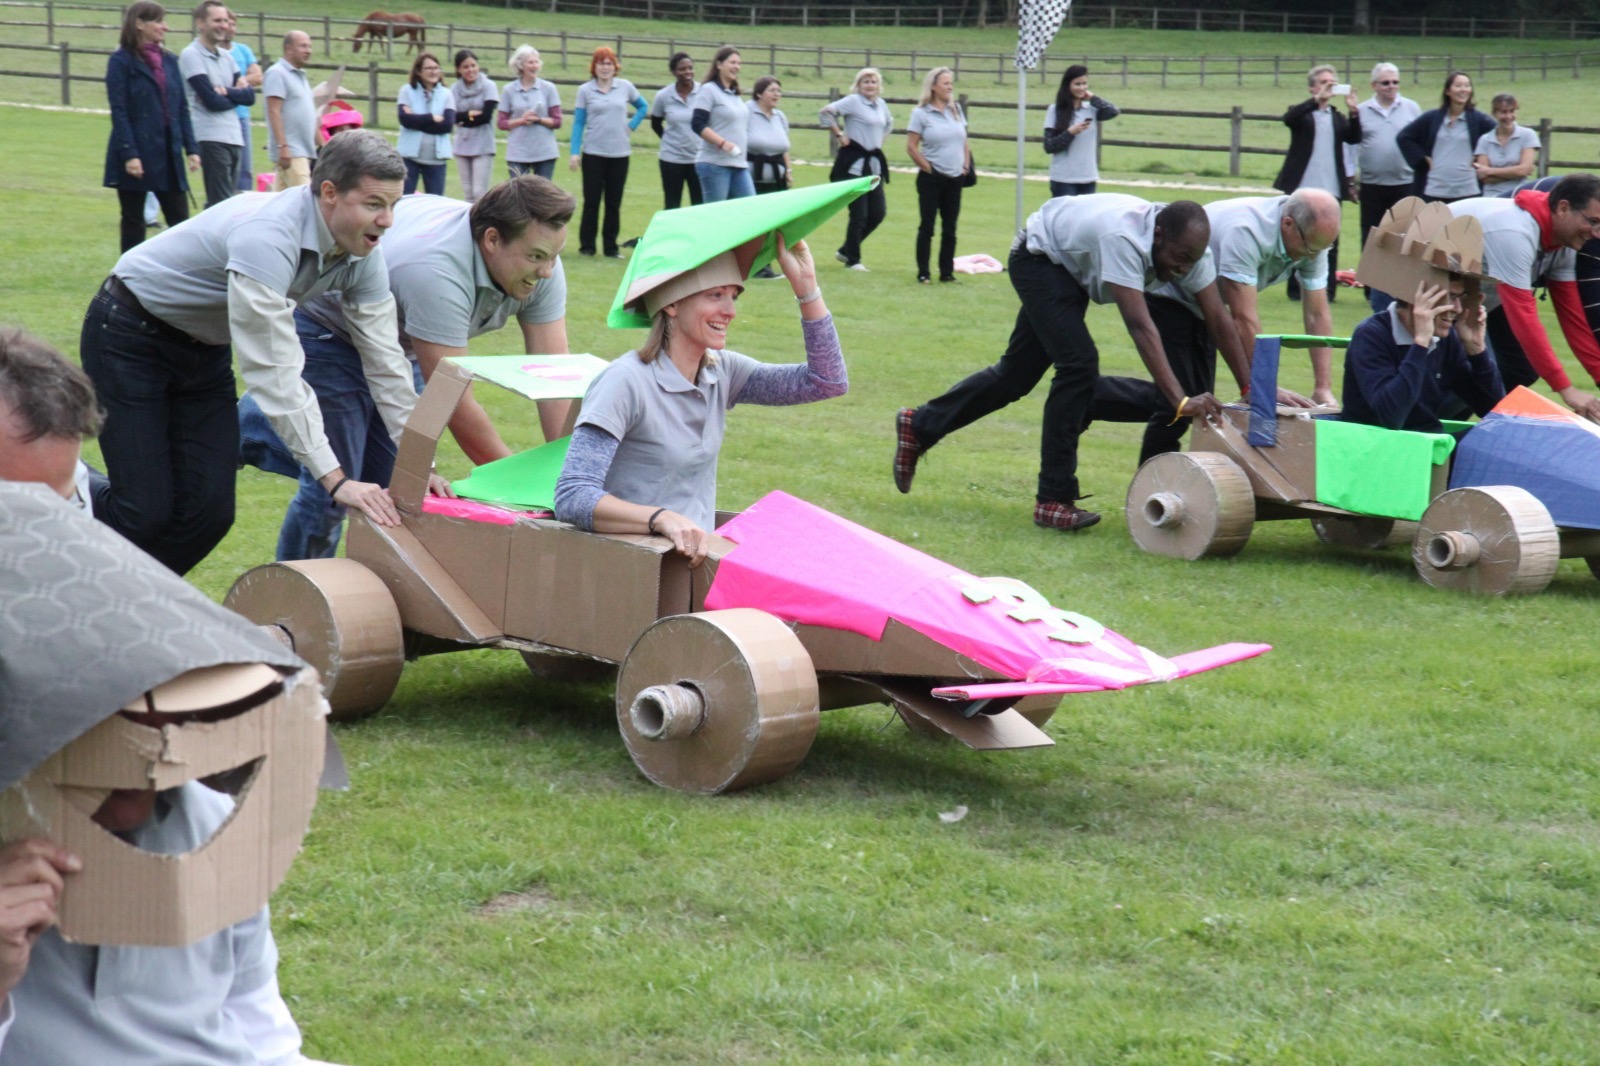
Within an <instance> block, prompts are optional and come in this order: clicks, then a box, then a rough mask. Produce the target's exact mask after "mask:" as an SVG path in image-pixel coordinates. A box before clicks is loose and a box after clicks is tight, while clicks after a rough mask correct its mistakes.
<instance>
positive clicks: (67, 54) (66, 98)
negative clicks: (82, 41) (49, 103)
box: [61, 41, 72, 107]
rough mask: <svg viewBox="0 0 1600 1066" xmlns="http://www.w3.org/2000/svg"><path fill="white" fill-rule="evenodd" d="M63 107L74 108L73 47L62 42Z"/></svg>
mask: <svg viewBox="0 0 1600 1066" xmlns="http://www.w3.org/2000/svg"><path fill="white" fill-rule="evenodd" d="M61 106H62V107H71V106H72V45H70V44H68V43H67V42H66V41H62V42H61Z"/></svg>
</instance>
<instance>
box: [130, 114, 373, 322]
mask: <svg viewBox="0 0 1600 1066" xmlns="http://www.w3.org/2000/svg"><path fill="white" fill-rule="evenodd" d="M228 120H229V121H230V122H233V124H234V128H236V129H237V128H238V119H237V118H235V117H234V115H233V112H232V111H229V112H228ZM333 247H334V244H333V237H332V234H330V233H329V232H328V227H327V224H326V223H324V222H323V220H322V212H320V211H319V210H318V209H317V204H316V201H315V199H314V198H313V197H312V193H311V186H309V185H305V186H301V187H300V188H297V189H288V190H286V191H284V192H281V193H240V194H239V195H238V196H234V197H231V198H229V199H227V200H225V201H223V202H222V203H220V204H217V205H216V206H215V207H212V208H210V209H209V210H206V211H202V212H200V214H198V215H196V216H194V217H193V218H191V219H189V220H188V221H187V222H184V223H182V224H181V225H177V226H174V227H172V228H171V229H169V230H166V231H164V232H162V233H160V234H157V235H156V236H155V237H153V238H151V239H150V240H148V241H145V242H144V243H143V244H141V245H139V246H138V247H136V248H131V249H129V250H128V251H127V252H126V253H125V254H124V255H123V256H122V258H121V259H118V260H117V265H116V266H114V267H112V268H111V272H112V273H113V274H115V275H116V276H117V277H119V278H121V279H122V281H123V283H124V284H125V285H127V286H128V288H130V289H132V290H133V294H134V295H135V296H137V297H138V298H139V302H140V303H142V304H144V306H145V308H146V309H147V310H149V311H150V313H151V314H153V315H155V316H156V317H157V318H160V319H161V320H162V321H163V322H166V323H168V324H169V325H173V326H176V327H177V328H179V329H181V330H183V331H184V332H185V333H188V334H189V335H190V336H192V337H194V338H195V339H196V340H199V341H202V342H204V343H206V344H227V343H229V341H230V339H231V333H230V331H229V329H228V274H229V273H230V272H236V273H239V274H242V275H244V276H245V277H247V278H251V279H253V280H255V281H257V282H259V283H260V284H262V285H264V286H266V287H267V288H269V289H271V290H272V291H274V292H279V293H282V294H283V295H284V296H286V297H288V298H289V299H290V300H293V301H295V302H297V303H299V302H304V301H305V300H307V299H309V298H311V297H313V296H316V295H317V294H318V293H323V292H342V293H343V294H344V299H345V300H347V301H349V302H350V303H354V304H373V303H378V302H380V301H383V300H386V299H388V296H389V272H388V270H387V269H386V267H385V264H384V258H383V248H382V247H381V246H380V247H379V248H376V249H374V250H373V251H372V252H371V254H369V255H366V256H364V257H357V256H353V255H348V254H344V255H333V254H325V253H324V252H323V249H324V248H333Z"/></svg>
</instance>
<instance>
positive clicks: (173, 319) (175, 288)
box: [80, 130, 439, 574]
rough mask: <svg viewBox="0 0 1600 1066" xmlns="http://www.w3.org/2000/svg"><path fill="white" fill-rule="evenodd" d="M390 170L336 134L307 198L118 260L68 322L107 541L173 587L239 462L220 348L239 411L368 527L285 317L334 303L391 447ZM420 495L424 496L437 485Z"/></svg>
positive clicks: (378, 152) (383, 148) (409, 398)
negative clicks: (243, 390)
mask: <svg viewBox="0 0 1600 1066" xmlns="http://www.w3.org/2000/svg"><path fill="white" fill-rule="evenodd" d="M404 177H405V163H404V161H403V160H402V159H401V158H400V154H399V153H398V152H397V151H395V149H394V146H393V145H391V144H390V143H389V142H388V141H387V140H385V139H384V138H383V136H382V135H380V134H377V133H374V132H372V131H370V130H357V131H355V132H352V133H345V134H341V135H339V136H338V137H336V138H335V139H334V140H333V141H332V142H330V143H329V144H328V146H327V147H326V148H324V149H323V151H322V155H321V156H320V158H318V160H317V165H316V167H315V168H314V169H313V170H312V173H311V184H310V185H309V186H305V187H302V188H299V189H291V190H290V191H288V192H286V193H282V194H266V193H245V194H242V195H240V196H238V197H235V198H234V199H233V200H231V201H230V202H228V203H226V204H220V205H218V206H217V207H214V208H211V209H210V210H207V211H204V212H202V213H201V214H199V215H197V216H195V217H194V218H192V219H190V220H189V221H188V222H185V223H184V224H182V225H180V226H175V227H173V228H172V229H169V230H167V231H166V232H165V233H162V234H160V235H159V236H157V237H156V238H154V239H153V240H150V241H146V242H145V243H144V244H141V245H139V246H138V247H137V248H134V249H132V250H131V251H129V252H128V253H127V254H126V255H124V256H123V257H122V258H121V259H119V260H117V264H116V266H114V267H113V268H112V271H111V276H110V277H108V278H107V279H106V282H105V284H104V285H103V286H102V287H101V289H100V291H99V293H98V294H96V296H95V298H94V299H93V301H91V303H90V305H89V311H88V313H87V314H86V315H85V316H84V322H83V332H82V337H81V342H80V343H81V348H80V351H81V356H82V361H83V367H84V369H85V370H86V371H88V374H89V377H90V378H91V379H92V380H93V381H94V384H95V388H96V390H97V392H98V393H99V395H100V400H101V402H102V403H104V404H105V407H106V425H105V431H104V433H102V434H101V438H100V447H101V453H102V455H103V456H104V457H105V461H106V472H107V474H108V475H109V476H110V486H109V488H108V489H107V490H106V491H104V492H103V493H100V494H98V496H97V498H96V500H95V513H96V514H97V515H98V516H99V517H100V518H101V519H102V520H103V521H104V522H106V524H107V525H109V526H111V527H112V528H113V529H115V530H117V531H118V532H119V533H121V534H122V535H123V536H125V537H127V538H128V539H129V540H131V541H133V543H134V544H136V545H138V546H139V547H141V548H143V549H144V550H145V551H147V552H149V553H150V554H151V555H153V556H155V557H156V558H157V559H158V560H160V561H161V562H163V563H165V564H166V565H167V566H168V567H170V568H171V569H173V570H175V571H177V572H178V573H180V574H182V573H186V572H188V570H189V569H190V568H191V567H193V566H194V565H195V564H196V563H198V562H199V561H200V560H201V559H204V558H205V557H206V555H207V554H209V553H210V551H211V549H212V548H214V547H216V545H217V543H218V542H219V541H221V540H222V538H223V536H224V535H226V533H227V532H228V529H229V528H230V527H231V526H232V525H233V510H234V508H233V504H234V477H235V469H236V463H237V460H238V455H239V423H238V413H237V409H236V406H235V399H234V397H235V390H234V379H233V360H232V353H231V352H230V349H229V344H230V341H231V342H232V345H233V349H234V351H236V352H237V354H238V358H239V367H240V370H241V372H242V373H243V375H244V379H245V382H246V383H247V384H248V385H249V386H250V390H251V393H252V394H253V395H254V396H255V398H256V401H257V402H258V403H259V404H260V405H261V408H262V410H263V411H264V412H265V413H266V415H267V418H268V420H269V421H270V422H271V423H272V426H273V428H274V429H275V430H277V432H278V434H279V436H281V437H282V438H283V439H284V441H285V442H286V443H287V444H288V445H289V448H290V450H291V451H292V452H293V453H294V455H295V457H296V459H298V460H299V461H300V462H301V463H302V464H304V465H305V466H306V467H307V468H308V469H310V471H311V472H312V474H313V476H314V477H315V478H317V480H318V481H319V482H320V483H321V484H322V486H323V487H324V488H325V489H327V491H328V492H329V494H330V495H331V496H332V497H333V498H334V499H335V500H337V501H338V502H339V503H341V504H345V505H348V506H353V507H356V508H358V509H360V510H361V511H363V512H364V513H365V514H366V515H367V516H368V517H369V518H371V519H372V520H373V521H375V522H377V523H379V524H380V525H395V524H397V523H398V522H399V520H400V516H399V513H398V512H397V511H396V510H395V505H394V501H393V500H392V499H391V498H390V497H389V493H388V490H387V489H385V488H384V487H383V486H381V485H376V484H372V483H369V482H362V481H357V480H354V478H353V477H352V476H350V475H347V473H346V472H345V471H344V470H343V469H341V467H340V465H339V462H338V460H337V458H336V457H335V456H334V453H333V450H332V448H331V447H329V445H328V441H327V436H326V434H325V433H324V432H323V426H322V416H321V413H320V411H319V410H318V407H317V399H316V396H315V395H314V393H313V392H312V390H311V388H310V387H309V386H308V385H306V383H305V382H304V381H303V380H302V379H301V370H302V367H303V365H304V361H305V356H304V353H303V352H302V351H301V348H300V341H299V338H298V337H297V336H296V334H295V325H294V310H295V307H296V305H297V304H299V303H301V302H303V301H305V300H308V299H310V298H311V297H313V296H316V295H318V294H320V293H324V292H337V293H339V300H340V307H341V309H342V310H343V312H344V316H345V320H346V322H347V323H348V324H349V328H350V331H351V337H352V339H353V340H354V343H355V346H356V349H357V351H358V352H359V353H360V355H361V362H362V367H363V370H364V372H365V375H366V378H367V380H368V382H369V383H370V387H371V392H372V398H373V401H374V403H375V404H376V405H377V408H378V410H379V411H380V412H381V413H382V415H383V420H384V423H385V424H386V426H387V427H388V429H389V431H390V433H391V434H392V435H393V436H394V437H396V438H398V437H399V434H400V430H401V429H402V428H403V427H404V425H405V422H406V419H407V418H408V417H409V416H410V414H411V409H412V407H413V406H414V405H415V404H416V391H415V389H414V388H413V387H412V383H411V372H410V368H409V366H408V365H407V363H406V358H405V355H404V354H403V353H402V352H401V351H400V346H399V344H398V343H397V342H396V339H395V338H396V336H397V334H398V332H399V329H398V326H397V323H396V318H395V305H394V298H393V297H392V296H391V295H390V294H389V273H388V270H387V268H386V265H385V263H384V259H383V253H382V252H381V251H380V250H379V248H378V238H379V237H381V236H382V235H383V231H384V230H386V229H388V228H389V226H390V224H391V223H392V222H393V220H394V214H393V212H394V205H395V204H396V203H397V202H398V201H399V199H400V190H401V182H402V181H403V179H404ZM434 487H435V488H436V489H437V488H438V487H439V485H438V484H437V483H436V484H435V486H434Z"/></svg>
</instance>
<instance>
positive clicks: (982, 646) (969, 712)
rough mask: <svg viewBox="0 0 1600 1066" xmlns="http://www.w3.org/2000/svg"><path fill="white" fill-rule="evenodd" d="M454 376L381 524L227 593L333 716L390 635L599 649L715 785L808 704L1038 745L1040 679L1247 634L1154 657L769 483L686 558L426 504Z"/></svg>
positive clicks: (761, 772)
mask: <svg viewBox="0 0 1600 1066" xmlns="http://www.w3.org/2000/svg"><path fill="white" fill-rule="evenodd" d="M472 377H473V374H472V373H471V372H469V371H467V370H465V369H463V368H462V367H460V366H457V365H455V364H453V363H451V362H448V361H447V362H445V363H443V364H441V366H440V369H439V370H438V371H436V372H435V374H434V376H433V378H432V380H431V381H430V382H429V384H428V387H427V390H426V391H425V392H424V394H423V396H422V398H421V400H420V401H419V402H418V405H417V409H416V412H415V414H414V415H413V416H412V419H411V423H410V424H409V425H408V426H407V428H406V431H405V437H404V439H403V440H402V444H401V449H400V459H399V461H398V463H397V464H396V469H395V476H394V479H393V482H392V491H393V493H394V496H395V498H396V500H397V502H398V503H399V504H400V506H401V509H402V511H403V512H404V514H405V519H404V522H403V523H402V524H401V525H400V526H398V527H388V528H385V527H379V526H375V525H373V524H371V523H370V522H367V521H365V520H364V519H363V518H361V517H359V516H358V515H357V514H356V513H354V512H352V515H351V520H352V525H351V530H350V536H349V540H348V544H347V549H346V550H347V552H348V557H347V558H344V559H329V560H317V561H312V562H296V563H274V564H270V565H267V566H261V567H257V568H255V569H254V570H251V571H249V572H247V573H246V574H244V575H243V576H241V577H240V578H239V580H238V581H237V582H236V583H235V584H234V587H233V589H232V590H231V591H230V592H229V594H228V599H227V602H228V605H229V606H231V607H233V608H234V609H236V610H238V611H240V612H241V613H243V614H244V615H246V616H247V617H249V618H250V619H252V620H253V621H255V622H257V623H258V624H261V625H267V626H276V627H278V629H279V631H280V632H281V633H282V635H283V638H284V639H285V640H286V641H287V642H288V643H290V644H292V645H293V647H294V649H295V651H296V652H297V653H299V654H300V655H301V656H302V657H303V658H305V659H306V660H307V661H309V662H311V663H312V664H313V665H315V666H317V668H318V669H319V670H321V672H322V675H323V677H324V679H325V684H326V686H327V695H328V700H329V703H330V705H331V706H332V708H333V717H334V718H341V717H342V718H353V717H359V716H361V715H365V714H370V713H372V712H374V711H376V710H377V709H378V708H380V707H381V706H383V704H384V703H385V702H386V701H387V700H388V699H389V697H390V695H391V694H392V693H393V691H394V687H395V685H396V683H397V682H398V680H399V676H400V670H401V668H402V665H403V662H404V658H405V655H406V653H407V652H408V651H409V652H410V653H411V654H413V655H415V654H423V653H429V652H434V651H445V650H453V649H461V648H468V647H502V648H508V649H514V650H517V651H520V652H522V654H523V655H524V657H525V658H526V659H527V660H528V663H529V665H530V667H531V668H533V669H534V670H535V671H536V672H538V673H541V674H552V673H560V674H567V675H569V676H570V675H574V674H576V675H584V674H587V675H590V676H593V675H596V674H604V673H606V672H609V671H610V670H611V669H612V668H613V667H616V668H619V669H618V673H617V686H616V691H617V720H618V724H619V726H620V728H621V731H622V734H623V737H624V739H625V741H626V742H627V745H628V750H629V752H630V753H631V754H632V755H633V758H634V761H635V762H636V763H637V764H638V766H639V768H640V769H641V770H642V771H643V772H644V773H645V775H646V776H647V777H649V778H650V779H651V780H652V781H655V782H656V783H657V784H660V785H664V786H666V787H669V788H675V789H681V790H685V791H693V792H723V791H727V790H731V789H737V788H743V787H747V786H750V785H756V784H760V783H763V782H766V781H772V780H775V779H777V778H779V777H781V776H783V775H784V774H785V773H787V772H788V771H789V770H791V769H793V768H794V767H795V766H796V765H797V764H798V763H799V762H800V761H801V760H802V759H803V758H805V755H806V752H807V751H808V750H809V748H810V746H811V741H812V738H813V737H814V736H815V735H816V731H817V722H818V714H819V712H820V711H821V710H824V709H828V708H837V707H850V706H858V705H860V704H863V703H870V702H886V703H889V704H890V705H891V706H893V707H894V708H895V710H896V711H898V712H899V714H900V716H901V717H902V718H903V719H904V720H905V721H906V723H907V724H908V725H910V726H911V727H913V728H916V729H919V730H923V731H937V732H943V733H948V734H950V735H952V736H954V737H956V738H957V739H959V740H961V741H963V742H964V743H966V744H968V745H970V746H971V747H974V748H981V749H995V748H1026V747H1041V746H1048V745H1050V744H1052V743H1053V741H1051V740H1050V738H1049V736H1047V735H1046V734H1045V733H1044V732H1043V731H1042V730H1041V729H1040V728H1039V726H1040V725H1041V724H1042V723H1043V722H1044V721H1045V720H1047V719H1048V718H1049V717H1050V715H1051V714H1052V713H1053V712H1054V709H1055V706H1056V704H1057V703H1058V702H1059V700H1060V697H1061V696H1062V695H1063V694H1067V693H1077V692H1097V691H1103V690H1111V689H1121V688H1126V687H1129V686H1132V685H1141V684H1147V683H1150V682H1154V681H1168V680H1173V679H1175V678H1179V677H1184V676H1187V675H1189V674H1192V673H1196V672H1199V671H1201V670H1208V669H1211V668H1212V667H1216V666H1221V665H1224V664H1226V663H1231V662H1235V661H1237V660H1240V659H1245V658H1249V657H1251V656H1255V655H1259V654H1261V653H1262V652H1264V651H1266V650H1268V648H1267V646H1266V645H1264V644H1225V645H1221V646H1219V647H1216V648H1210V649H1207V650H1204V651H1198V652H1190V653H1188V654H1184V655H1177V656H1172V657H1164V656H1161V655H1158V654H1156V653H1154V652H1152V651H1150V650H1149V649H1147V648H1144V647H1141V646H1140V645H1138V644H1136V643H1134V642H1133V641H1131V640H1129V639H1127V638H1126V637H1123V636H1121V635H1119V634H1117V633H1115V632H1112V631H1111V630H1109V629H1107V628H1105V627H1104V626H1102V625H1101V624H1099V623H1098V622H1096V621H1094V620H1093V619H1090V618H1087V617H1084V616H1083V615H1079V614H1075V613H1073V612H1071V611H1067V610H1062V609H1060V608H1056V607H1052V606H1051V605H1050V604H1049V603H1048V602H1047V601H1046V600H1045V599H1044V597H1042V596H1040V595H1039V594H1038V593H1037V592H1035V591H1034V590H1032V589H1030V588H1028V587H1027V586H1026V585H1023V584H1022V583H1021V582H1017V581H1012V580H1010V579H1005V578H980V577H977V576H974V575H972V574H969V573H966V572H965V571H962V570H960V569H958V568H956V567H953V566H951V565H950V564H948V563H944V562H941V561H939V560H938V559H935V558H933V557H931V556H928V555H925V554H923V553H922V552H919V551H916V550H914V549H912V548H908V547H906V546H905V545H903V544H900V543H898V542H896V541H893V540H890V539H889V538H887V537H884V536H882V535H880V534H878V533H874V532H873V531H871V530H869V529H865V528H863V527H862V526H859V525H856V524H855V523H853V522H849V521H847V520H846V519H843V518H840V517H839V516H837V515H834V514H830V513H829V512H827V511H825V510H823V509H822V508H819V507H816V506H814V505H812V504H809V503H806V502H805V501H803V500H799V499H796V498H794V497H792V496H789V495H787V494H785V493H781V492H774V493H771V494H769V495H768V496H766V497H764V498H762V499H761V500H759V501H757V502H756V503H755V504H754V505H752V506H751V507H750V508H749V509H748V510H747V511H745V512H744V513H742V514H739V515H732V516H725V517H724V518H723V521H722V523H721V525H720V527H719V529H718V533H719V534H720V536H721V540H720V541H719V542H718V543H717V545H716V546H715V549H714V551H713V552H712V554H711V556H710V558H708V559H707V561H706V563H705V565H704V566H702V567H701V568H699V569H697V570H690V569H689V568H688V566H687V563H686V560H685V559H684V557H683V556H681V555H679V554H677V553H675V552H674V551H673V550H672V547H671V544H670V542H669V541H667V540H666V539H665V538H662V537H650V536H640V535H625V534H597V533H586V532H582V531H580V530H576V529H573V528H572V527H570V526H568V525H565V524H563V523H560V522H556V521H553V520H551V519H549V518H548V517H544V516H542V515H540V514H539V513H537V512H533V513H528V512H522V513H519V512H517V511H514V510H509V509H505V508H500V507H493V506H488V505H484V504H480V503H474V502H472V501H441V500H429V501H425V498H424V492H425V489H426V484H427V473H428V470H429V468H430V465H431V463H432V460H433V455H434V450H435V446H436V444H437V441H438V437H439V434H440V433H441V432H442V431H443V430H444V428H445V425H446V423H447V422H448V420H449V417H450V415H451V413H452V412H453V411H454V409H455V406H456V403H457V401H458V400H459V399H460V398H461V396H462V395H463V394H464V393H465V392H466V390H467V388H468V386H469V384H470V382H471V380H472ZM558 443H559V442H558ZM546 447H550V446H546Z"/></svg>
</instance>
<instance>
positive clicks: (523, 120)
mask: <svg viewBox="0 0 1600 1066" xmlns="http://www.w3.org/2000/svg"><path fill="white" fill-rule="evenodd" d="M509 65H510V67H511V73H512V74H514V75H515V76H516V80H515V81H513V82H512V83H511V84H509V85H507V86H506V87H505V90H504V91H503V92H501V94H500V128H501V129H503V130H505V131H506V170H507V172H508V174H509V176H510V177H513V178H520V177H522V175H524V174H537V175H539V177H541V178H553V177H554V176H555V173H556V156H558V155H560V154H561V151H560V149H559V148H557V147H556V130H558V129H560V128H561V94H560V93H559V92H558V91H556V87H555V85H554V84H553V83H552V82H548V81H545V80H544V79H543V78H541V77H539V71H540V70H542V69H543V67H544V60H543V58H541V57H540V55H539V50H538V49H537V48H535V47H534V46H533V45H531V44H525V45H523V46H522V47H520V48H518V49H517V50H516V51H515V52H512V53H511V59H510V60H509Z"/></svg>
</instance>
